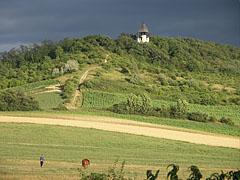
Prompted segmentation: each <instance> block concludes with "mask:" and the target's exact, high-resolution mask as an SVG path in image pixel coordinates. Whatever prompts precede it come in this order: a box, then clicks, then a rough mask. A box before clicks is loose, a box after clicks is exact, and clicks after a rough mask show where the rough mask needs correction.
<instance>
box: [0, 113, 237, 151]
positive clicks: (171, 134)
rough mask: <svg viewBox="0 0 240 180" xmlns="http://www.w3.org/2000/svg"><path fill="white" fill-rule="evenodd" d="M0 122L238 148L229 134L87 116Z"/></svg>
mask: <svg viewBox="0 0 240 180" xmlns="http://www.w3.org/2000/svg"><path fill="white" fill-rule="evenodd" d="M0 122H17V123H35V124H47V125H61V126H72V127H82V128H94V129H100V130H105V131H113V132H121V133H129V134H135V135H144V136H150V137H156V138H164V139H171V140H177V141H185V142H190V143H195V144H205V145H211V146H222V147H230V148H237V149H240V138H239V137H230V136H220V135H218V136H214V135H208V134H200V133H193V132H181V131H176V130H171V129H164V128H160V127H158V128H157V127H148V126H137V125H126V124H117V123H108V122H96V121H95V122H94V121H90V120H89V119H88V118H86V120H82V119H81V120H66V119H65V120H64V119H52V118H33V117H12V116H0Z"/></svg>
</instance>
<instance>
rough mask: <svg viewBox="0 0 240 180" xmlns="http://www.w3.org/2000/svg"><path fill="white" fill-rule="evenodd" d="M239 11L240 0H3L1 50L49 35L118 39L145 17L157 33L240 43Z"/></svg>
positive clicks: (0, 22) (148, 24) (0, 13)
mask: <svg viewBox="0 0 240 180" xmlns="http://www.w3.org/2000/svg"><path fill="white" fill-rule="evenodd" d="M239 13H240V4H239V1H238V0H210V1H209V0H181V1H180V0H148V1H144V0H101V1H100V0H41V1H38V0H21V1H19V0H1V1H0V51H2V50H5V49H8V48H6V47H7V46H9V47H10V44H12V45H14V44H16V43H19V42H23V43H34V42H41V41H43V40H45V39H50V40H54V41H56V40H60V39H64V38H65V37H70V38H71V37H83V36H86V35H90V34H102V35H109V36H111V37H113V38H116V37H117V36H118V35H119V34H120V33H121V32H129V33H135V32H136V31H137V30H138V28H139V26H140V24H141V21H142V20H144V22H145V23H146V24H147V26H148V28H149V30H150V31H151V32H152V34H153V35H159V36H170V37H178V36H182V37H194V38H198V39H202V40H205V41H214V42H220V43H223V44H231V45H235V46H239V47H240V41H239V34H240V28H239V22H240V14H239ZM2 47H4V48H2ZM11 47H12V46H11Z"/></svg>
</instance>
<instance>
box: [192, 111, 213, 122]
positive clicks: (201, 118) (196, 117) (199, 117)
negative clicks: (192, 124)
mask: <svg viewBox="0 0 240 180" xmlns="http://www.w3.org/2000/svg"><path fill="white" fill-rule="evenodd" d="M188 119H189V120H192V121H198V122H208V121H209V119H208V115H207V114H205V113H201V112H191V113H188Z"/></svg>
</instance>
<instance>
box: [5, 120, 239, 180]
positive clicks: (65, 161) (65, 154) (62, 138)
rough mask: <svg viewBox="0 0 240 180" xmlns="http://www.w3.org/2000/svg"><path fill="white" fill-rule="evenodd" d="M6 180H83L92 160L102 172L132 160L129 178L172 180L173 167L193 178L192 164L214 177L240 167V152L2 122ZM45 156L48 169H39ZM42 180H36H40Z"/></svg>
mask: <svg viewBox="0 0 240 180" xmlns="http://www.w3.org/2000/svg"><path fill="white" fill-rule="evenodd" d="M0 132H1V137H0V144H1V145H0V167H1V171H0V179H1V177H8V176H9V177H10V176H11V175H13V176H15V177H19V178H20V179H27V178H23V176H26V177H27V176H30V177H32V179H38V178H39V177H40V176H42V177H47V176H50V177H55V179H58V178H56V177H58V176H59V175H61V174H62V175H63V177H64V176H67V177H68V178H66V179H71V178H70V177H72V179H77V177H78V174H79V172H78V171H77V168H79V167H80V162H81V159H83V158H89V159H90V160H91V166H90V168H89V169H88V170H87V172H102V171H105V170H106V169H107V168H108V167H109V166H111V165H112V164H113V163H114V161H115V160H116V159H118V160H119V161H120V162H121V161H123V160H126V167H125V171H126V174H127V176H130V177H132V176H137V179H143V178H145V172H146V170H147V169H152V170H156V169H160V179H162V178H165V177H166V167H167V165H168V164H170V163H175V164H178V165H179V166H180V172H179V173H180V176H181V177H182V178H183V177H187V176H188V175H189V172H188V171H186V169H187V167H189V166H190V165H193V164H194V165H197V166H198V167H200V170H202V172H203V174H204V175H205V177H206V176H208V175H210V174H211V173H213V172H220V169H222V170H229V169H232V170H234V169H237V168H239V161H240V156H239V155H240V152H239V150H237V149H232V148H223V147H213V146H206V145H197V144H191V143H184V142H178V141H172V140H164V139H158V138H151V137H144V136H136V135H129V134H122V133H114V132H105V131H101V130H94V129H84V128H75V127H61V126H49V125H33V124H21V123H0ZM41 153H44V154H45V158H46V163H45V165H44V170H42V169H40V168H39V157H40V154H41ZM35 177H36V178H35Z"/></svg>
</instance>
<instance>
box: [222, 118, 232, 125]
mask: <svg viewBox="0 0 240 180" xmlns="http://www.w3.org/2000/svg"><path fill="white" fill-rule="evenodd" d="M219 122H220V123H224V124H228V125H231V126H233V125H234V122H233V121H232V120H231V119H230V118H225V117H222V118H221V119H220V120H219Z"/></svg>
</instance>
